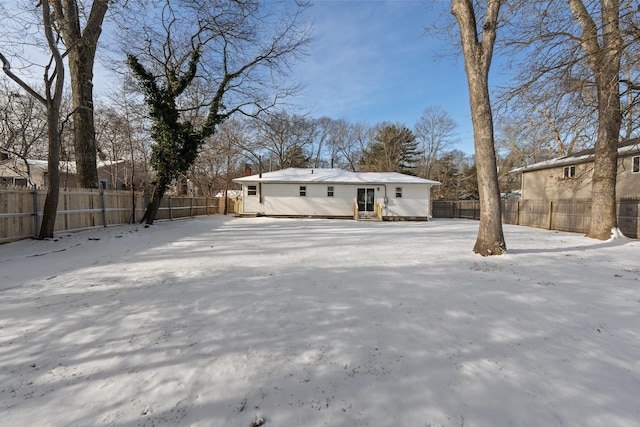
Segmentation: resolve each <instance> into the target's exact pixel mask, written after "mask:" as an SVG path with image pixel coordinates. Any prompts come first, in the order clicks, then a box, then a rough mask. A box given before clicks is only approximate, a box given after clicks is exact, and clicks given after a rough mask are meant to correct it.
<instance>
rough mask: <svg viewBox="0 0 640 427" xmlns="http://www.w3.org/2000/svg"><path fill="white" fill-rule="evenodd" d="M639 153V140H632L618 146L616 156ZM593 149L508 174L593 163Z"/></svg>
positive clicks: (518, 169)
mask: <svg viewBox="0 0 640 427" xmlns="http://www.w3.org/2000/svg"><path fill="white" fill-rule="evenodd" d="M636 153H640V139H638V138H634V139H630V140H627V141H624V142H621V143H620V144H618V155H620V156H622V155H625V156H629V155H633V154H636ZM593 156H594V149H593V148H590V149H588V150H582V151H578V152H576V153H573V154H572V155H570V156H565V157H558V158H556V159H551V160H545V161H544V162H538V163H534V164H532V165H529V166H524V167H521V168H516V169H513V170H511V171H510V172H530V171H535V170H542V169H550V168H555V167H559V166H565V165H575V164H578V163H588V162H591V161H593Z"/></svg>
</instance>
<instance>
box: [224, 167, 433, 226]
mask: <svg viewBox="0 0 640 427" xmlns="http://www.w3.org/2000/svg"><path fill="white" fill-rule="evenodd" d="M234 182H237V183H239V184H242V206H241V210H240V211H239V212H238V213H240V214H248V215H252V214H257V215H265V216H282V217H320V218H355V219H364V218H367V219H379V220H400V219H405V220H424V221H426V220H428V219H429V218H430V217H431V187H433V186H434V185H439V184H440V183H439V182H437V181H432V180H428V179H423V178H419V177H415V176H411V175H405V174H401V173H397V172H349V171H345V170H342V169H322V168H321V169H312V168H288V169H283V170H279V171H274V172H265V173H261V174H256V175H250V176H245V177H242V178H236V179H234Z"/></svg>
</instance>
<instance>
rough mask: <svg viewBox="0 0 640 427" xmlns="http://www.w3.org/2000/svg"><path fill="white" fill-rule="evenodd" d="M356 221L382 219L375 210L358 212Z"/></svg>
mask: <svg viewBox="0 0 640 427" xmlns="http://www.w3.org/2000/svg"><path fill="white" fill-rule="evenodd" d="M358 221H382V220H381V219H380V218H378V215H376V213H375V212H358Z"/></svg>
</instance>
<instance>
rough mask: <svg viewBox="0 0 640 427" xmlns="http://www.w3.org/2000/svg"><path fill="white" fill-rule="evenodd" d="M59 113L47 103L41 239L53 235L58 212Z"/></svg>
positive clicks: (39, 235)
mask: <svg viewBox="0 0 640 427" xmlns="http://www.w3.org/2000/svg"><path fill="white" fill-rule="evenodd" d="M58 114H59V111H58V109H56V108H55V107H54V106H52V105H51V102H49V105H47V136H48V138H49V156H48V160H47V174H48V177H47V180H48V184H47V198H46V199H45V201H44V208H43V211H42V224H41V225H40V232H39V234H38V238H39V239H46V238H52V237H53V233H54V231H55V225H56V216H57V212H58V199H59V198H60V167H59V160H60V130H59V126H58V125H59V121H60V119H59V116H58Z"/></svg>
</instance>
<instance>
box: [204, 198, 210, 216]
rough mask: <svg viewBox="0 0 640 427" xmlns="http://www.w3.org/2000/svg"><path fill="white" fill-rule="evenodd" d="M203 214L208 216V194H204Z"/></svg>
mask: <svg viewBox="0 0 640 427" xmlns="http://www.w3.org/2000/svg"><path fill="white" fill-rule="evenodd" d="M204 214H205V215H206V216H209V196H204Z"/></svg>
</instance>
